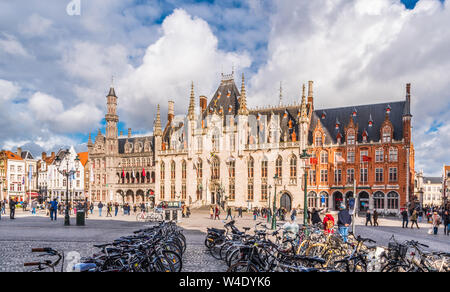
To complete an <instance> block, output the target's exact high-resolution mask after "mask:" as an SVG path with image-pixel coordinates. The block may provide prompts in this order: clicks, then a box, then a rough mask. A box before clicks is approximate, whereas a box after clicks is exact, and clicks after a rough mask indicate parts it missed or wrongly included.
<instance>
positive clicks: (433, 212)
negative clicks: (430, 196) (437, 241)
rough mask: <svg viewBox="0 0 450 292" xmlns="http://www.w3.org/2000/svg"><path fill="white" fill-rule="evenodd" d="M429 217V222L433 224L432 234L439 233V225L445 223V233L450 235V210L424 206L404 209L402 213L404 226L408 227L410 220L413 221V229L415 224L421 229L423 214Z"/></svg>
mask: <svg viewBox="0 0 450 292" xmlns="http://www.w3.org/2000/svg"><path fill="white" fill-rule="evenodd" d="M424 214H425V216H426V217H427V222H428V223H429V224H431V226H432V229H431V230H430V234H433V235H437V234H438V232H439V226H440V225H441V224H443V225H444V234H445V235H447V236H448V235H450V215H449V211H448V210H445V209H442V208H424V209H413V210H407V209H404V210H403V211H402V212H401V213H400V215H401V217H402V228H408V224H409V222H411V229H412V228H414V224H415V225H416V227H417V229H419V224H418V223H417V222H418V221H419V222H422V218H423V215H424Z"/></svg>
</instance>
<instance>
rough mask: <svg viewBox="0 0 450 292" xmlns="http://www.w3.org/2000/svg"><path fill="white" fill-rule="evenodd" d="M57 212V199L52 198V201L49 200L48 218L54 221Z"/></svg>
mask: <svg viewBox="0 0 450 292" xmlns="http://www.w3.org/2000/svg"><path fill="white" fill-rule="evenodd" d="M57 214H58V201H57V200H56V198H55V199H53V201H51V202H50V219H51V220H52V221H53V219H54V220H55V221H56V216H57Z"/></svg>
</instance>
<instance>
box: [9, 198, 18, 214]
mask: <svg viewBox="0 0 450 292" xmlns="http://www.w3.org/2000/svg"><path fill="white" fill-rule="evenodd" d="M16 205H17V199H11V200H10V201H9V218H10V219H15V218H14V216H15V215H16Z"/></svg>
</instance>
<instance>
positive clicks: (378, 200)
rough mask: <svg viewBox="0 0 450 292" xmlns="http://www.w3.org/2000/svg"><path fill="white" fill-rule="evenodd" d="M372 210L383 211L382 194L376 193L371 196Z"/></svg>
mask: <svg viewBox="0 0 450 292" xmlns="http://www.w3.org/2000/svg"><path fill="white" fill-rule="evenodd" d="M373 205H374V206H373V208H374V209H384V194H383V193H382V192H379V191H378V192H376V193H375V194H373Z"/></svg>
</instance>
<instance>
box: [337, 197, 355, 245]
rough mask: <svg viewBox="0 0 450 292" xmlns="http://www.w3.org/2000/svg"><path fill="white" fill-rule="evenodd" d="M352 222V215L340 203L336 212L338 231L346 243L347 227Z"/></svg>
mask: <svg viewBox="0 0 450 292" xmlns="http://www.w3.org/2000/svg"><path fill="white" fill-rule="evenodd" d="M350 224H352V217H351V216H350V213H349V212H348V210H347V209H345V206H344V205H341V207H340V211H339V213H338V227H339V233H340V234H341V236H342V240H343V241H344V242H345V243H347V237H348V228H349V226H350Z"/></svg>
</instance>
